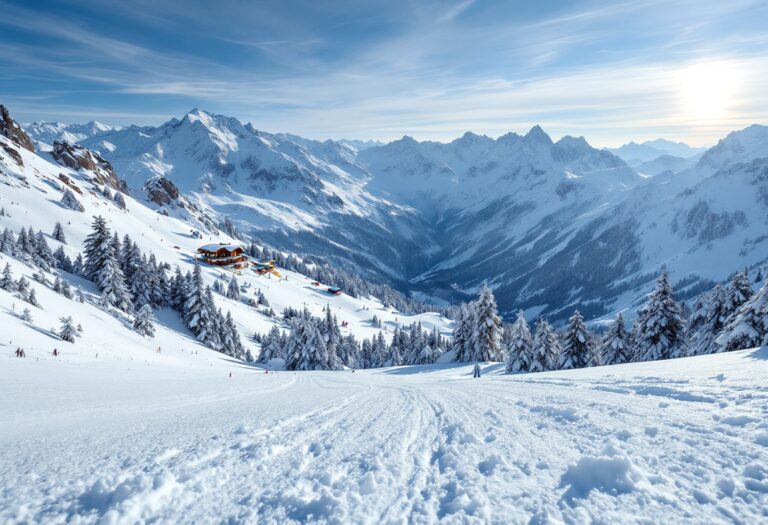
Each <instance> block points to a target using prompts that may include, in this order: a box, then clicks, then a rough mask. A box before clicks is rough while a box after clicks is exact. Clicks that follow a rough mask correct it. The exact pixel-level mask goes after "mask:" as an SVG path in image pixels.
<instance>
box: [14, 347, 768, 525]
mask: <svg viewBox="0 0 768 525" xmlns="http://www.w3.org/2000/svg"><path fill="white" fill-rule="evenodd" d="M8 340H10V341H11V342H10V343H9V341H8ZM17 341H18V339H17V336H16V334H12V335H10V336H5V337H4V340H3V341H2V344H3V345H4V346H0V385H1V387H0V388H2V395H3V403H2V404H0V421H2V422H3V424H2V425H0V486H2V487H3V490H2V491H0V521H2V522H7V523H25V522H26V523H60V522H77V523H83V524H88V523H140V522H150V521H152V522H160V523H164V522H168V523H171V522H173V523H178V522H185V523H209V522H216V523H218V522H227V523H256V522H258V523H303V522H322V523H435V522H445V523H568V524H578V523H636V522H642V523H712V524H716V523H717V524H719V523H762V522H764V521H765V513H766V505H767V504H768V500H767V499H766V498H767V497H768V470H767V468H766V465H768V426H766V423H765V416H766V405H767V403H768V397H767V394H768V393H767V392H766V389H765V385H764V378H765V377H766V374H768V349H765V348H763V349H758V350H754V349H753V350H744V351H739V352H732V353H727V354H715V355H708V356H701V357H692V358H685V359H679V360H672V361H663V362H651V363H636V364H628V365H618V366H608V367H599V368H590V369H582V370H574V371H569V372H548V373H541V374H531V375H523V376H504V375H500V370H499V368H500V366H501V365H490V366H483V367H482V368H483V370H482V377H481V378H480V379H473V378H472V374H471V372H472V367H471V365H459V366H447V365H443V366H442V367H441V366H440V365H432V366H423V367H401V368H394V369H383V370H370V371H360V370H358V371H356V372H355V373H351V372H325V373H324V372H304V373H293V372H277V373H270V374H264V373H263V371H260V370H254V369H251V368H248V367H244V366H242V365H240V364H237V363H231V362H226V361H223V360H216V359H212V357H211V356H210V355H204V354H203V352H202V351H200V354H194V355H192V354H190V352H189V350H190V347H185V349H184V352H181V350H180V349H179V348H166V347H164V348H163V352H162V354H160V355H157V354H155V353H153V352H152V350H151V349H143V351H141V352H140V351H139V350H138V349H137V350H136V351H131V350H126V351H125V358H124V359H122V360H106V359H104V357H103V354H104V352H102V353H100V355H99V357H98V358H96V357H95V356H94V355H93V354H90V355H88V356H83V357H77V356H72V355H70V354H69V353H68V352H67V351H66V350H65V352H64V354H63V355H62V356H59V357H58V358H53V357H52V356H50V355H49V353H48V351H47V349H45V350H43V349H40V350H31V351H30V352H29V356H28V358H27V359H16V358H14V357H12V356H10V355H9V354H11V353H12V350H13V348H14V346H15V344H17ZM129 356H130V357H129ZM230 372H231V374H232V375H231V377H230Z"/></svg>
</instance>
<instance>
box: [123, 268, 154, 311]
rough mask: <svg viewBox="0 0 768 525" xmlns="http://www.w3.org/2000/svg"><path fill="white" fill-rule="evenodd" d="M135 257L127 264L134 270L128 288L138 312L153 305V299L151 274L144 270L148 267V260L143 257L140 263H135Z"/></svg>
mask: <svg viewBox="0 0 768 525" xmlns="http://www.w3.org/2000/svg"><path fill="white" fill-rule="evenodd" d="M134 256H135V255H131V256H130V259H131V260H129V261H128V264H127V266H128V267H130V268H132V269H133V270H132V272H131V277H130V278H129V280H128V288H129V289H130V291H131V295H132V296H133V307H134V308H135V310H136V311H137V312H138V311H139V310H141V309H142V308H143V307H144V305H151V304H152V298H151V297H150V292H151V290H150V282H149V272H148V271H146V270H143V269H142V268H144V269H145V268H146V267H147V258H146V256H144V255H142V256H141V259H139V261H138V262H134V261H133V260H132V259H133V257H134Z"/></svg>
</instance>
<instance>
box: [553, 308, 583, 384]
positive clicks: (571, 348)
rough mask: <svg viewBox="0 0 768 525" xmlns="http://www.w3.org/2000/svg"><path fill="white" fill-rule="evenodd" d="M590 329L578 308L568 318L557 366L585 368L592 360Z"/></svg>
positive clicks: (560, 367) (562, 367) (563, 368)
mask: <svg viewBox="0 0 768 525" xmlns="http://www.w3.org/2000/svg"><path fill="white" fill-rule="evenodd" d="M589 339H590V337H589V330H588V329H587V325H586V324H584V318H583V317H582V316H581V313H580V312H579V311H578V310H576V311H575V312H574V313H573V315H572V316H571V318H570V319H569V320H568V328H567V329H566V331H565V338H564V341H563V347H562V351H561V352H560V357H559V359H558V363H557V367H558V368H559V369H561V370H567V369H571V368H584V367H585V366H587V364H588V363H589V362H590V357H591V356H590V354H591V352H590V347H589Z"/></svg>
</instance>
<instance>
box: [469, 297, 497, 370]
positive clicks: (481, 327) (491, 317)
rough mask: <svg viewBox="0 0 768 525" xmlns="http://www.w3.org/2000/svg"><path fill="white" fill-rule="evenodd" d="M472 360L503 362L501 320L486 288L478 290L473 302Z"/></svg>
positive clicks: (494, 301) (494, 300) (494, 299)
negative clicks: (478, 292) (478, 293)
mask: <svg viewBox="0 0 768 525" xmlns="http://www.w3.org/2000/svg"><path fill="white" fill-rule="evenodd" d="M474 317H475V323H474V330H475V332H474V335H473V337H472V340H473V342H474V354H475V355H474V360H475V361H503V360H504V351H503V349H502V347H501V332H502V326H501V318H500V317H499V312H498V309H497V307H496V298H495V297H494V296H493V292H492V291H491V289H490V288H488V287H487V286H484V287H483V289H482V290H480V295H479V296H478V298H477V301H475V316H474Z"/></svg>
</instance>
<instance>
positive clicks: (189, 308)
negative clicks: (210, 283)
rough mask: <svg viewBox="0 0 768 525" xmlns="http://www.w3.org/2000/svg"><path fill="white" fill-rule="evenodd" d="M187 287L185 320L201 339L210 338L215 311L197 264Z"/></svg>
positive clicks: (184, 310)
mask: <svg viewBox="0 0 768 525" xmlns="http://www.w3.org/2000/svg"><path fill="white" fill-rule="evenodd" d="M186 288H187V290H186V294H187V295H186V298H185V301H184V309H183V315H184V322H186V324H187V326H188V327H189V328H190V329H191V330H192V333H194V334H195V336H196V337H197V339H198V340H199V341H206V340H209V339H210V338H211V337H212V334H211V332H212V330H213V316H214V314H215V311H212V310H211V304H210V302H209V301H208V300H207V299H206V286H205V283H204V282H203V274H202V272H201V271H200V266H199V265H195V269H194V271H193V273H192V276H191V277H190V279H189V280H188V281H187V286H186ZM208 290H210V288H208Z"/></svg>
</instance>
